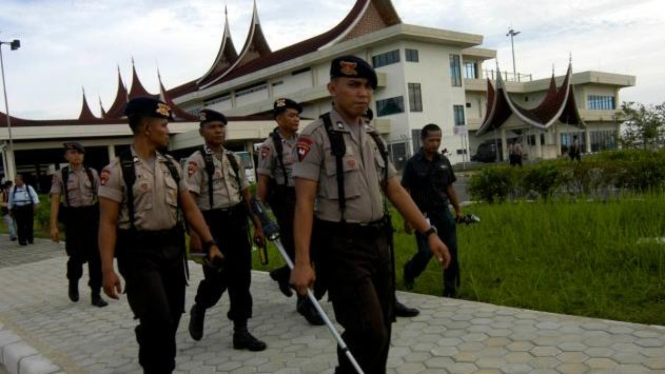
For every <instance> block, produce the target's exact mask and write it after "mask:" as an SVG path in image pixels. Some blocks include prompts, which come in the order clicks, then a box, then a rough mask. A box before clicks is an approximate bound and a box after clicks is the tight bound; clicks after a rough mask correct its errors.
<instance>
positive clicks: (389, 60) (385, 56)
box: [372, 49, 399, 68]
mask: <svg viewBox="0 0 665 374" xmlns="http://www.w3.org/2000/svg"><path fill="white" fill-rule="evenodd" d="M398 62H399V49H396V50H394V51H390V52H386V53H382V54H380V55H376V56H374V57H372V64H373V65H374V68H380V67H381V66H386V65H390V64H395V63H398Z"/></svg>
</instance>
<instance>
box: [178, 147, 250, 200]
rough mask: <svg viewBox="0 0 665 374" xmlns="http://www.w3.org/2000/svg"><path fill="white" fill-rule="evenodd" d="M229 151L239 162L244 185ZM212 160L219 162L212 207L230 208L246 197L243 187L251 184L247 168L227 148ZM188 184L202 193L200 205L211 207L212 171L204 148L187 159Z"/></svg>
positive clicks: (198, 192) (213, 184)
mask: <svg viewBox="0 0 665 374" xmlns="http://www.w3.org/2000/svg"><path fill="white" fill-rule="evenodd" d="M205 151H206V152H207V153H208V154H210V153H212V152H211V151H210V149H209V148H208V147H205ZM228 154H230V155H231V156H232V157H235V159H236V162H237V163H238V178H239V179H240V186H238V181H237V180H236V174H235V171H233V167H232V166H231V162H230V161H229V159H228V156H227V155H228ZM212 160H213V165H215V172H214V173H213V176H212V178H213V179H212V190H213V194H212V198H213V204H214V206H213V207H212V209H227V208H230V207H233V206H236V205H238V204H239V203H240V202H241V201H242V191H244V190H245V189H247V188H249V183H248V182H247V176H246V175H245V169H244V168H243V166H242V163H241V162H240V159H239V158H238V157H237V156H236V155H234V154H233V152H231V151H227V150H224V149H223V150H222V152H221V153H218V154H215V155H214V157H213V158H212ZM187 186H188V187H187V188H188V189H189V191H190V192H193V193H195V194H197V195H198V197H197V198H196V205H198V207H199V209H201V210H211V207H210V197H209V194H208V172H207V171H206V167H205V160H204V159H203V155H202V154H201V151H200V150H198V151H196V152H194V153H193V154H192V155H191V156H189V158H188V159H187Z"/></svg>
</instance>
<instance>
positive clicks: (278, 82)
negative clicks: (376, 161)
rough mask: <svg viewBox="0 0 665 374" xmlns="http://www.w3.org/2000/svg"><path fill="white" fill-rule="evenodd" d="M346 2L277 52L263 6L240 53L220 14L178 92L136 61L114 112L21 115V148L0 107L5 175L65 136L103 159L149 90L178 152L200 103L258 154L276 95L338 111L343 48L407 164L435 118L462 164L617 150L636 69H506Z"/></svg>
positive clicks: (467, 44) (437, 35)
mask: <svg viewBox="0 0 665 374" xmlns="http://www.w3.org/2000/svg"><path fill="white" fill-rule="evenodd" d="M349 7H350V8H351V9H350V11H349V13H348V14H347V16H346V17H345V18H344V19H343V20H341V21H340V23H339V24H338V25H336V26H335V27H333V28H332V29H331V30H327V31H325V30H324V31H325V32H323V33H322V34H320V35H318V36H315V37H313V38H310V39H308V40H305V41H302V42H299V43H297V44H294V45H291V46H288V47H285V48H282V49H280V50H276V51H273V50H272V49H271V48H270V46H269V44H268V42H267V39H266V37H265V35H264V33H263V31H262V26H261V21H260V18H259V11H258V9H257V6H256V3H255V4H254V10H253V17H252V21H251V24H250V25H249V32H248V34H247V38H246V39H245V43H244V45H243V46H242V48H241V49H239V50H238V49H236V48H235V46H234V44H233V41H232V39H231V35H230V31H229V30H230V28H229V24H228V18H227V17H222V15H221V14H220V27H223V30H224V31H223V37H222V40H221V41H220V45H219V52H218V54H217V56H216V58H215V60H214V61H213V62H212V63H211V66H210V68H209V69H208V71H206V72H202V74H201V76H200V77H199V78H197V79H195V80H192V81H190V82H184V83H182V84H180V85H178V86H177V87H173V88H171V89H165V88H164V87H163V86H162V85H161V83H160V87H159V92H158V93H154V94H151V93H150V92H149V91H148V90H146V89H145V88H144V86H143V85H142V84H141V82H140V79H139V77H138V75H137V74H136V70H135V69H134V70H133V76H132V80H131V85H130V88H129V89H127V88H126V87H125V85H124V82H123V80H122V77H121V76H120V73H119V72H118V91H117V95H116V98H115V100H114V102H113V104H112V105H111V106H110V107H108V109H104V107H103V106H102V108H101V115H100V116H96V115H94V114H93V113H92V111H91V110H90V107H89V105H88V103H87V100H86V98H85V94H84V95H83V104H82V110H81V113H80V115H79V117H78V118H77V119H72V120H51V121H49V120H29V119H22V118H16V117H12V118H11V123H12V137H13V149H12V147H11V146H10V145H9V142H8V131H7V128H6V116H5V115H4V114H3V113H0V126H1V127H0V142H2V145H0V147H2V155H3V170H4V171H5V175H6V176H9V177H11V176H13V175H14V174H15V173H16V172H17V171H20V172H23V173H28V174H30V175H32V176H33V177H34V178H36V179H37V180H42V179H44V178H45V177H47V175H48V174H49V173H50V172H53V170H55V168H57V167H58V166H57V164H59V162H60V161H59V160H60V159H61V156H62V147H61V145H62V142H63V141H65V140H79V141H81V142H82V144H83V145H84V146H86V148H87V149H88V150H89V151H88V155H87V160H88V161H90V163H91V165H92V166H94V167H101V166H103V165H104V164H105V163H107V162H108V160H109V159H110V158H112V157H114V156H115V154H116V153H117V152H118V151H119V150H120V149H122V148H123V147H127V146H128V144H129V143H130V141H131V133H130V131H129V127H128V126H127V122H126V119H124V118H123V116H122V110H123V107H124V105H125V103H126V102H127V100H128V99H130V98H133V97H138V96H148V95H153V96H155V97H157V96H159V97H161V98H162V99H164V100H165V101H167V102H168V103H169V104H171V105H172V106H173V107H174V108H175V114H176V122H175V123H173V124H172V125H171V126H170V127H171V131H172V132H173V137H172V141H171V145H170V148H171V150H172V151H173V152H174V153H175V154H176V155H181V156H184V155H186V154H187V153H188V152H190V151H191V150H192V148H194V147H196V146H198V145H200V144H201V142H202V139H201V138H200V137H199V135H198V131H197V130H198V122H197V120H196V118H197V116H196V115H197V114H198V111H200V110H201V109H203V108H211V109H215V110H219V111H221V112H223V113H225V114H226V115H227V116H228V117H230V119H231V122H230V126H229V141H230V145H229V148H231V149H233V150H238V151H243V150H244V151H247V152H250V153H251V152H253V151H254V146H255V144H256V143H259V142H261V141H263V139H265V138H266V137H267V136H268V133H269V132H270V131H271V130H272V129H273V128H274V127H275V124H274V122H273V121H272V118H271V115H270V112H271V110H272V105H273V102H274V100H275V99H277V98H280V97H288V98H291V99H293V100H296V101H298V102H300V103H302V105H303V108H304V111H303V114H302V116H303V118H305V120H304V121H302V122H301V125H302V126H305V125H306V124H307V123H309V121H310V120H313V119H316V118H317V117H318V116H319V115H321V114H323V113H325V112H327V111H329V110H330V108H331V100H330V96H329V94H328V92H327V89H326V84H327V83H328V81H329V69H330V62H331V60H332V59H334V58H335V57H338V56H341V55H346V54H354V55H357V56H359V57H362V58H364V59H366V60H367V61H369V62H370V63H372V64H373V66H374V67H375V68H376V71H377V73H378V78H379V80H378V81H379V84H378V88H377V89H376V91H375V92H374V99H373V102H372V109H373V111H374V114H375V119H374V125H375V126H376V127H377V128H379V130H380V132H381V133H382V134H383V135H384V136H385V138H386V140H387V142H388V144H389V147H390V150H391V157H392V158H393V161H394V162H395V163H396V165H397V166H398V167H400V166H401V165H403V163H404V162H405V160H406V159H407V158H408V157H409V156H410V155H412V154H413V153H414V152H415V151H417V149H418V148H419V146H420V144H419V137H420V129H421V128H422V127H423V126H424V125H426V124H428V123H436V124H438V125H439V126H441V127H442V129H443V135H444V141H443V144H442V149H443V148H446V149H447V150H448V154H449V155H450V158H451V162H453V163H459V162H463V161H468V160H469V158H470V156H472V155H474V154H476V152H477V150H478V149H483V150H487V149H489V150H491V151H490V154H493V155H494V154H495V155H498V156H499V157H500V158H502V159H506V158H507V152H506V147H507V142H508V141H510V139H513V138H517V139H518V141H520V142H522V145H523V148H524V149H525V151H526V153H527V155H528V156H527V157H529V158H553V157H558V156H560V155H561V154H562V153H564V152H565V150H566V147H567V146H568V145H570V143H571V142H572V136H573V135H578V137H579V139H580V141H581V144H582V146H583V150H585V151H586V152H594V151H599V150H603V149H609V148H614V147H616V146H617V144H616V135H617V134H618V130H619V124H618V123H616V122H615V121H614V119H613V117H614V114H615V113H616V112H617V110H618V108H619V106H620V102H621V100H620V90H621V89H622V88H625V87H631V86H634V85H635V77H634V76H629V75H620V74H611V73H605V72H597V71H585V72H574V71H573V69H572V64H571V65H570V66H569V67H568V71H567V73H566V74H565V75H562V76H554V75H552V77H549V78H545V79H535V80H534V79H532V77H531V76H529V75H523V74H517V75H516V76H515V75H514V74H512V73H511V74H507V73H505V72H498V71H497V69H496V68H495V67H496V66H497V63H496V61H495V60H496V51H495V50H490V49H486V48H482V43H483V36H482V35H476V34H470V33H465V32H457V31H450V30H442V29H435V28H429V27H422V26H417V25H409V24H405V23H403V22H402V21H401V19H400V17H399V15H398V14H397V12H396V11H395V8H394V7H393V5H392V3H391V1H390V0H356V1H355V3H353V2H352V1H350V0H349ZM160 82H161V79H160ZM100 105H101V103H100ZM485 153H487V152H485ZM481 156H482V155H481ZM485 156H487V155H485ZM248 165H250V166H251V161H250V162H249V164H248Z"/></svg>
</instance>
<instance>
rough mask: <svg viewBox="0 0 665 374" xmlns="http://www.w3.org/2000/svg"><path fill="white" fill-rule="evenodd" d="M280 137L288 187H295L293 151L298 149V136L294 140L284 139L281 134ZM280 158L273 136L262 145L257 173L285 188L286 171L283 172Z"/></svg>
mask: <svg viewBox="0 0 665 374" xmlns="http://www.w3.org/2000/svg"><path fill="white" fill-rule="evenodd" d="M279 137H280V139H281V142H282V162H283V163H284V169H285V170H286V181H287V186H289V187H293V186H294V183H293V164H294V163H295V157H296V156H295V154H294V151H293V150H294V149H295V147H296V139H297V136H296V137H293V138H292V139H284V138H282V136H281V134H280V136H279ZM278 158H279V155H278V154H277V149H276V148H275V141H274V140H273V138H272V136H271V137H269V138H268V139H266V141H265V142H263V144H262V145H261V153H260V155H259V164H258V167H257V168H256V172H257V173H258V174H260V175H267V176H269V177H270V178H272V179H274V180H275V182H277V184H278V185H280V186H283V185H284V171H283V170H282V165H281V164H280V163H279V160H278Z"/></svg>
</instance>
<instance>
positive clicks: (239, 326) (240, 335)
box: [233, 320, 267, 352]
mask: <svg viewBox="0 0 665 374" xmlns="http://www.w3.org/2000/svg"><path fill="white" fill-rule="evenodd" d="M266 347H267V345H266V343H264V342H262V341H260V340H259V339H257V338H255V337H254V336H252V334H250V333H249V331H248V330H247V320H242V321H233V349H238V350H239V349H247V350H249V351H252V352H260V351H264V350H265V349H266Z"/></svg>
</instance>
